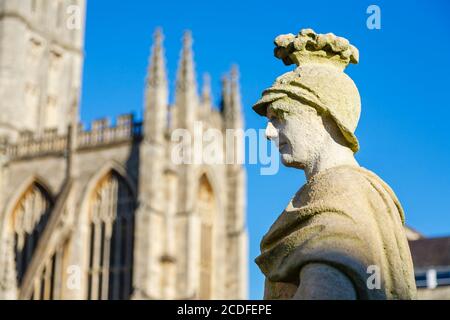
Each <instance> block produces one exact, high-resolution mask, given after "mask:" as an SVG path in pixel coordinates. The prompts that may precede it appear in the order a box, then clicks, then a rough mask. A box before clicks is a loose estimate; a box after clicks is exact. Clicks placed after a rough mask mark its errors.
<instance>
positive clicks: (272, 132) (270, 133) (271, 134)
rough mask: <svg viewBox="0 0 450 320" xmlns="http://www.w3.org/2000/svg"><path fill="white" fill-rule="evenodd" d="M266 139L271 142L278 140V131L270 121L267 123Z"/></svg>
mask: <svg viewBox="0 0 450 320" xmlns="http://www.w3.org/2000/svg"><path fill="white" fill-rule="evenodd" d="M266 138H267V139H269V140H274V139H276V138H278V131H277V129H276V128H275V127H274V125H273V124H272V122H270V121H269V122H268V123H267V127H266Z"/></svg>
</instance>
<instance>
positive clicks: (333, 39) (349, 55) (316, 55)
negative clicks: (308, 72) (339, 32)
mask: <svg viewBox="0 0 450 320" xmlns="http://www.w3.org/2000/svg"><path fill="white" fill-rule="evenodd" d="M274 43H275V50H274V54H275V57H277V58H279V59H281V60H283V62H284V64H286V65H291V64H296V65H298V66H300V65H301V64H302V63H305V62H307V61H314V60H317V59H321V60H322V59H323V58H326V59H327V60H328V61H331V62H333V63H335V64H337V65H341V66H343V67H344V68H345V67H346V66H347V65H348V64H349V63H354V64H357V63H358V61H359V52H358V49H357V48H356V47H355V46H353V45H351V44H350V42H349V41H348V40H347V39H345V38H342V37H338V36H336V35H334V34H333V33H327V34H317V33H315V32H314V30H312V29H302V30H301V31H300V32H299V33H298V34H297V35H294V34H292V33H289V34H282V35H279V36H278V37H276V38H275V41H274Z"/></svg>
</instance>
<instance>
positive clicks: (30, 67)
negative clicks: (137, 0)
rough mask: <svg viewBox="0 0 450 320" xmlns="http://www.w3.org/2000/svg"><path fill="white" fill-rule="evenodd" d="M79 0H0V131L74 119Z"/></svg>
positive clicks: (61, 128)
mask: <svg viewBox="0 0 450 320" xmlns="http://www.w3.org/2000/svg"><path fill="white" fill-rule="evenodd" d="M84 15H85V1H84V0H76V1H71V0H20V1H11V0H0V34H1V37H0V41H1V42H0V136H6V137H8V138H9V139H10V140H12V141H15V140H17V138H18V136H19V133H20V132H24V133H25V132H27V131H29V132H33V133H38V134H43V133H44V131H46V130H49V129H53V130H54V129H56V130H57V131H58V132H59V133H64V132H66V130H67V126H68V124H69V123H70V122H77V121H78V119H77V117H78V101H79V95H80V88H81V73H82V66H83V36H84V35H83V30H84V25H83V24H84Z"/></svg>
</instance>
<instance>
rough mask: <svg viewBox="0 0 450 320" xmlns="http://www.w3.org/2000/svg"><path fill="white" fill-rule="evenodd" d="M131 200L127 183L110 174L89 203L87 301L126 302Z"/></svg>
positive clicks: (129, 281)
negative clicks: (111, 300) (124, 300)
mask: <svg viewBox="0 0 450 320" xmlns="http://www.w3.org/2000/svg"><path fill="white" fill-rule="evenodd" d="M134 210H135V200H134V196H133V193H132V191H131V189H130V187H129V185H128V184H127V182H126V181H125V180H124V179H123V178H122V177H121V176H120V175H118V174H117V173H116V172H115V171H111V172H110V173H109V174H107V175H106V176H105V177H104V178H103V179H101V181H100V182H99V183H98V184H97V187H96V188H95V190H94V192H93V194H92V195H91V198H90V203H89V219H90V221H89V250H88V252H89V257H88V259H89V269H88V299H91V300H106V299H114V300H118V299H120V300H122V299H128V298H129V297H130V295H131V289H132V272H133V234H134V232H133V230H134Z"/></svg>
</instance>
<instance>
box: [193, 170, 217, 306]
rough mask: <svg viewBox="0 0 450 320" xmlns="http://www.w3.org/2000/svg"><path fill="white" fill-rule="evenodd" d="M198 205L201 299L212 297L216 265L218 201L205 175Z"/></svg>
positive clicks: (202, 178) (201, 184)
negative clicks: (215, 246)
mask: <svg viewBox="0 0 450 320" xmlns="http://www.w3.org/2000/svg"><path fill="white" fill-rule="evenodd" d="M197 205H198V210H199V214H200V218H201V235H200V287H199V288H200V290H199V296H198V297H199V299H211V298H212V285H213V284H212V279H213V267H214V259H213V252H214V219H215V215H216V201H215V197H214V193H213V189H212V187H211V184H210V183H209V181H208V179H207V177H206V176H205V175H203V176H202V177H201V178H200V183H199V189H198V204H197Z"/></svg>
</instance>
